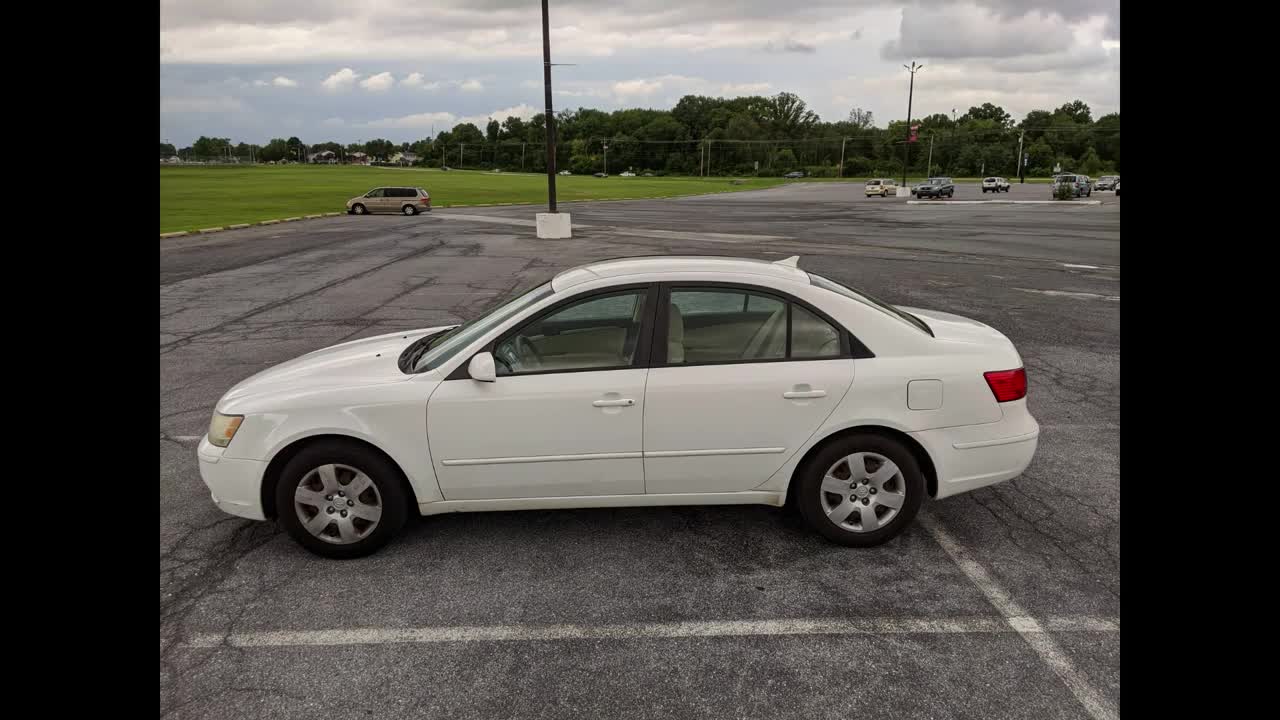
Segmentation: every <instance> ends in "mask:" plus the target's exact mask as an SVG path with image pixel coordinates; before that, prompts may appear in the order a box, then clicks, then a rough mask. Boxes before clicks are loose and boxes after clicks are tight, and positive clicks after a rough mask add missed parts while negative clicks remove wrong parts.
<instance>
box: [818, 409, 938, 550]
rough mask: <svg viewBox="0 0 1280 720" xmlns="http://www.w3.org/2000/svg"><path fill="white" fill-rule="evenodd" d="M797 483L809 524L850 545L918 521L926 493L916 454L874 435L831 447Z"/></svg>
mask: <svg viewBox="0 0 1280 720" xmlns="http://www.w3.org/2000/svg"><path fill="white" fill-rule="evenodd" d="M796 481H797V482H799V483H800V484H799V487H798V488H797V490H796V492H797V495H796V502H797V504H798V505H799V508H800V513H801V515H803V516H804V518H805V520H806V521H807V522H808V524H809V526H810V527H812V528H813V529H814V530H816V531H817V532H818V533H819V534H820V535H822V536H823V537H825V538H827V539H828V540H830V541H832V542H835V543H839V544H841V545H848V546H850V547H870V546H872V545H879V544H880V543H883V542H886V541H888V540H890V539H892V538H893V537H895V536H896V535H897V534H898V533H900V532H902V530H903V529H904V528H906V526H907V525H909V524H910V523H911V521H912V519H913V518H915V515H916V512H918V511H919V509H920V504H921V502H922V501H923V500H924V494H925V481H924V474H923V473H922V472H921V471H920V466H919V464H918V463H917V462H916V459H915V456H913V455H912V454H911V452H910V451H908V450H907V449H906V448H905V447H904V446H903V445H902V443H900V442H898V441H896V440H894V439H892V438H889V437H886V436H883V435H878V434H873V433H865V434H863V433H859V434H855V435H849V436H847V437H844V438H841V439H840V440H837V441H835V442H833V443H831V444H830V445H828V446H827V447H825V448H823V449H822V450H821V451H819V452H818V453H817V454H815V455H814V456H813V457H812V458H810V459H809V460H808V461H807V462H806V463H805V465H804V466H803V467H802V468H801V470H800V473H799V476H798V477H797V478H796Z"/></svg>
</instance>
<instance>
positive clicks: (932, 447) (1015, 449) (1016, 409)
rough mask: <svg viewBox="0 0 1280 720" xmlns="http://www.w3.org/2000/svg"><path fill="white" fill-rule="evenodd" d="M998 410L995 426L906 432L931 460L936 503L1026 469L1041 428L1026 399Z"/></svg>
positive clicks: (1034, 450)
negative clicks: (936, 477) (936, 485)
mask: <svg viewBox="0 0 1280 720" xmlns="http://www.w3.org/2000/svg"><path fill="white" fill-rule="evenodd" d="M1001 407H1002V410H1003V411H1004V418H1003V419H1001V420H1000V421H999V422H994V423H985V424H982V425H964V426H961V427H953V428H942V429H938V430H924V431H921V432H914V433H911V436H912V437H913V438H915V439H916V440H918V441H919V442H920V444H921V445H923V446H924V448H925V450H926V451H927V452H928V453H929V456H930V457H931V458H932V459H933V464H934V469H935V470H936V471H937V474H938V494H937V498H938V499H941V498H945V497H950V496H952V495H958V494H960V493H963V492H968V491H970V490H975V489H977V488H980V487H986V486H988V485H995V484H996V483H1001V482H1004V481H1006V480H1012V479H1013V478H1016V477H1018V476H1019V475H1021V474H1022V472H1023V471H1024V470H1026V469H1027V466H1028V465H1030V464H1031V459H1032V458H1033V457H1034V456H1035V453H1036V448H1037V447H1038V446H1039V441H1040V425H1039V424H1038V423H1037V422H1036V420H1035V418H1033V417H1031V413H1029V412H1027V407H1026V400H1025V399H1024V400H1018V401H1015V402H1011V403H1002V406H1001Z"/></svg>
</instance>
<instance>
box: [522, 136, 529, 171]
mask: <svg viewBox="0 0 1280 720" xmlns="http://www.w3.org/2000/svg"><path fill="white" fill-rule="evenodd" d="M527 144H528V143H520V172H524V146H525V145H527Z"/></svg>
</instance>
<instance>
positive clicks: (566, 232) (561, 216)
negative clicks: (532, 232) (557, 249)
mask: <svg viewBox="0 0 1280 720" xmlns="http://www.w3.org/2000/svg"><path fill="white" fill-rule="evenodd" d="M537 225H538V238H539V239H541V240H561V239H564V238H571V237H573V226H572V224H571V223H570V222H569V213H538V214H537Z"/></svg>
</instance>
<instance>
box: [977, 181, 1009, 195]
mask: <svg viewBox="0 0 1280 720" xmlns="http://www.w3.org/2000/svg"><path fill="white" fill-rule="evenodd" d="M1010 187H1011V186H1010V185H1009V181H1008V180H1005V179H1004V178H1002V177H989V178H983V179H982V192H983V193H984V194H985V193H989V192H994V193H998V192H1009V188H1010Z"/></svg>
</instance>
